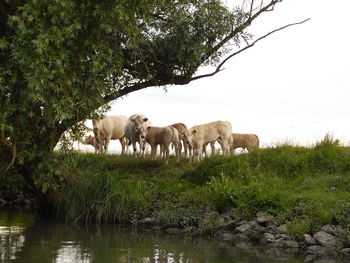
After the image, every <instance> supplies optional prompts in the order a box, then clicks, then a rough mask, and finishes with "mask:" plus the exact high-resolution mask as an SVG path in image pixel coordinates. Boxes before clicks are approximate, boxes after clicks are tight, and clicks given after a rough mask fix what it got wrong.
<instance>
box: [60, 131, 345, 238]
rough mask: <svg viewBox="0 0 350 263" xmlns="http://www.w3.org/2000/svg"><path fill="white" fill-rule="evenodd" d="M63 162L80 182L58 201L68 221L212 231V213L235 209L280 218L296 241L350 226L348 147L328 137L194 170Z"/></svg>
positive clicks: (212, 161) (84, 159) (77, 159)
mask: <svg viewBox="0 0 350 263" xmlns="http://www.w3.org/2000/svg"><path fill="white" fill-rule="evenodd" d="M61 159H63V163H64V165H65V166H66V169H67V170H69V171H70V173H72V174H74V175H75V177H74V178H76V179H75V180H73V181H71V182H70V183H69V184H67V185H66V186H65V187H62V188H61V189H60V190H59V191H58V193H57V194H56V197H55V199H56V204H57V210H58V211H59V213H60V214H61V215H64V216H65V217H67V219H69V220H93V221H106V222H107V221H116V222H134V223H136V222H137V221H138V220H139V219H142V218H145V217H153V218H155V219H156V220H157V221H158V223H159V224H160V225H162V226H181V227H186V226H200V225H206V227H205V228H206V229H210V226H208V224H207V223H203V222H206V220H207V219H206V218H205V217H206V215H207V214H208V211H209V212H210V213H211V214H214V215H215V214H218V213H219V214H220V213H223V212H225V211H228V210H230V209H232V208H236V209H237V210H238V211H239V212H240V213H241V214H242V215H243V216H245V217H246V218H247V219H250V218H253V217H254V215H255V214H256V212H258V211H265V212H267V213H269V214H272V215H275V216H278V217H281V218H282V219H285V220H287V221H288V222H289V223H288V226H289V229H290V232H291V233H293V234H294V235H295V236H300V235H301V234H303V233H305V232H310V233H312V232H314V231H317V230H318V229H319V228H320V227H321V226H322V225H324V224H329V223H334V224H343V225H346V224H349V223H350V213H349V212H350V148H349V147H344V146H341V145H340V144H339V141H337V140H334V139H333V138H330V137H329V136H326V137H325V139H324V140H323V141H321V142H319V143H317V144H316V145H315V146H314V147H311V148H307V147H302V146H293V145H288V144H284V145H281V146H276V147H271V148H265V149H260V150H257V151H254V152H251V153H249V154H241V155H236V156H229V157H227V156H218V155H217V156H213V157H211V158H206V159H204V160H203V161H201V162H200V163H198V164H192V165H191V164H189V163H188V162H186V161H185V160H183V161H182V162H181V163H180V164H177V163H176V162H175V159H174V158H172V159H171V160H170V162H169V164H168V165H165V164H164V162H163V161H161V160H158V161H152V160H150V158H148V157H147V158H145V159H134V158H132V157H131V156H119V155H94V154H74V155H62V156H61ZM207 221H208V220H207ZM209 221H210V220H209ZM209 221H208V222H209Z"/></svg>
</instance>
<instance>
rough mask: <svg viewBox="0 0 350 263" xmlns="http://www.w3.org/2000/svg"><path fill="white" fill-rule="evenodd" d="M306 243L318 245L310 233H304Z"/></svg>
mask: <svg viewBox="0 0 350 263" xmlns="http://www.w3.org/2000/svg"><path fill="white" fill-rule="evenodd" d="M303 237H304V244H305V245H307V246H312V245H317V242H316V240H315V239H314V238H313V237H312V236H311V235H309V234H304V235H303Z"/></svg>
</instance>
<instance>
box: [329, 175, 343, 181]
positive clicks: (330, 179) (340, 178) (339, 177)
mask: <svg viewBox="0 0 350 263" xmlns="http://www.w3.org/2000/svg"><path fill="white" fill-rule="evenodd" d="M342 179H343V178H342V177H341V176H334V177H330V178H328V181H331V182H339V181H341V180H342Z"/></svg>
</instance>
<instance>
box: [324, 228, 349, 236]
mask: <svg viewBox="0 0 350 263" xmlns="http://www.w3.org/2000/svg"><path fill="white" fill-rule="evenodd" d="M321 231H324V232H326V233H328V234H331V235H333V236H336V237H346V235H347V231H346V230H345V229H344V228H342V227H341V226H339V225H324V226H322V227H321Z"/></svg>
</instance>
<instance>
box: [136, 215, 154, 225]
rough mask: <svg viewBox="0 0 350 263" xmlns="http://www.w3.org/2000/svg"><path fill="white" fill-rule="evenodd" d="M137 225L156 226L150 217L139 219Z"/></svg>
mask: <svg viewBox="0 0 350 263" xmlns="http://www.w3.org/2000/svg"><path fill="white" fill-rule="evenodd" d="M139 224H142V225H151V226H152V225H156V224H157V221H156V220H155V219H154V218H152V217H147V218H144V219H141V220H140V221H139Z"/></svg>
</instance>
